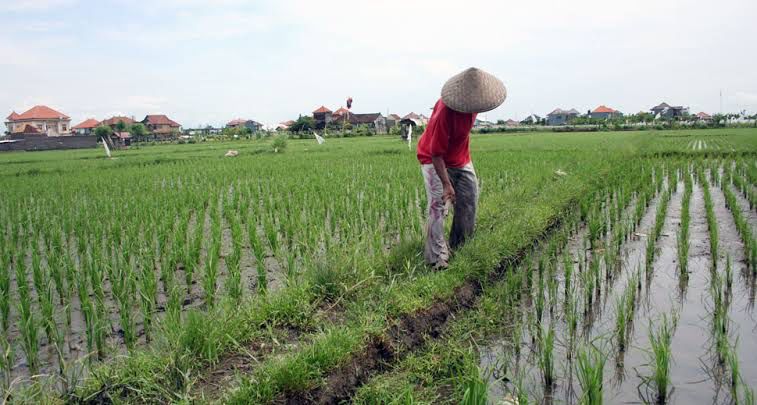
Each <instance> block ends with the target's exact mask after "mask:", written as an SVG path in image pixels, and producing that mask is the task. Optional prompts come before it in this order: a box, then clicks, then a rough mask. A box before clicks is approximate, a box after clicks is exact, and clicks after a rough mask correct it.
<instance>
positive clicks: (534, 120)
mask: <svg viewBox="0 0 757 405" xmlns="http://www.w3.org/2000/svg"><path fill="white" fill-rule="evenodd" d="M520 123H521V124H523V125H538V124H539V123H541V117H540V116H538V115H536V114H531V115H529V116H528V117H526V118H525V119H524V120H522V121H521V122H520Z"/></svg>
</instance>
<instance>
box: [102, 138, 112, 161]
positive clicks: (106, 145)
mask: <svg viewBox="0 0 757 405" xmlns="http://www.w3.org/2000/svg"><path fill="white" fill-rule="evenodd" d="M103 147H104V148H105V154H106V155H108V158H110V148H109V147H108V141H106V140H105V138H103Z"/></svg>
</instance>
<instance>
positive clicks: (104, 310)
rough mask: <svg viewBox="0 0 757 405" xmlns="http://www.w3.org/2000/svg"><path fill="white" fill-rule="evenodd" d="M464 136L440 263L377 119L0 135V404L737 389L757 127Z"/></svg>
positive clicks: (560, 397) (409, 165) (412, 164)
mask: <svg viewBox="0 0 757 405" xmlns="http://www.w3.org/2000/svg"><path fill="white" fill-rule="evenodd" d="M230 149H234V150H238V151H239V156H238V157H234V158H225V157H224V156H223V155H224V153H226V151H227V150H230ZM471 152H472V157H473V162H474V165H475V168H476V172H477V173H478V176H479V180H480V182H481V197H480V208H479V214H478V225H477V231H476V235H475V237H474V238H473V239H472V240H471V241H469V242H468V243H467V244H466V245H465V246H464V247H463V248H461V249H460V250H459V251H457V252H456V253H455V255H454V257H453V258H452V260H451V262H450V267H449V269H447V270H444V271H434V270H432V269H430V268H428V267H427V266H425V265H424V264H423V261H422V243H423V235H422V233H423V228H424V221H425V217H424V215H425V211H426V198H425V191H424V189H423V183H422V177H421V173H420V170H419V166H418V163H417V161H416V159H415V152H414V148H413V150H408V147H407V144H406V143H403V142H401V141H400V140H398V139H395V138H388V137H366V138H349V139H347V138H345V139H328V140H327V142H326V143H325V144H323V145H317V144H316V142H315V141H313V140H289V141H288V143H287V146H286V148H285V149H284V150H279V151H278V152H274V151H273V147H272V145H271V140H268V139H263V140H250V141H244V142H241V141H240V142H229V143H220V142H206V143H199V144H192V145H161V146H144V147H139V148H132V149H130V150H119V151H115V152H114V155H113V159H107V158H105V156H104V153H103V151H102V150H99V149H97V150H77V151H55V152H26V153H23V152H20V153H19V152H12V153H3V154H0V167H1V168H2V172H0V189H1V190H2V193H1V194H0V218H2V222H0V224H1V225H0V226H2V228H0V229H2V230H1V231H0V323H1V324H0V326H1V327H2V336H1V337H0V373H1V374H2V377H3V378H2V386H1V387H2V392H3V393H4V395H5V398H6V399H10V400H12V401H14V402H22V403H23V402H28V403H39V402H41V401H46V402H86V403H95V402H97V403H102V402H117V403H121V402H126V403H156V402H157V403H169V402H180V401H189V402H191V401H196V402H201V403H203V402H219V403H239V404H243V403H266V402H291V403H303V402H305V403H307V402H322V403H336V402H340V401H348V402H349V401H354V402H360V403H468V404H473V403H476V404H483V403H486V402H487V400H488V401H490V402H496V401H500V400H502V399H503V398H510V397H513V398H515V397H517V398H518V399H519V401H520V403H521V404H522V403H526V402H537V403H538V402H544V401H547V400H550V399H551V400H554V401H558V402H567V403H602V402H603V401H604V402H607V403H615V402H621V401H647V402H655V401H662V402H669V401H681V402H682V403H687V402H689V401H696V400H697V398H699V399H700V400H701V398H713V402H731V401H733V402H738V403H742V402H743V403H750V402H749V401H751V403H754V391H753V388H751V387H753V386H754V385H755V384H757V365H754V364H750V363H753V362H749V361H748V359H749V358H750V356H752V357H753V355H754V353H755V351H756V350H757V335H756V334H755V333H756V332H755V331H757V323H756V322H755V313H754V298H755V290H756V289H757V288H755V285H756V283H755V281H756V279H757V266H755V264H756V261H757V242H756V241H755V237H757V208H756V204H757V201H756V192H757V130H755V129H722V130H690V131H686V130H680V131H651V132H594V133H564V134H556V133H528V134H519V135H500V134H494V135H474V136H473V138H472V140H471ZM663 319H665V321H664V322H663ZM691 381H705V382H703V383H699V384H690V382H691ZM637 387H638V389H637Z"/></svg>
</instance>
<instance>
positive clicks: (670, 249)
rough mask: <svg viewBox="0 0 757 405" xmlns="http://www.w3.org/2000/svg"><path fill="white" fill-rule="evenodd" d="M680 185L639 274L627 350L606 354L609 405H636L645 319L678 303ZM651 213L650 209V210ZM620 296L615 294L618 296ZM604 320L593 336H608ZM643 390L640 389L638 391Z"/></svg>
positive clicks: (609, 324)
mask: <svg viewBox="0 0 757 405" xmlns="http://www.w3.org/2000/svg"><path fill="white" fill-rule="evenodd" d="M682 194H683V184H682V183H681V184H679V185H678V188H677V191H676V192H674V193H673V194H672V195H671V198H670V202H669V203H668V207H667V213H666V216H665V221H664V223H663V227H662V234H661V235H660V238H659V239H658V240H657V244H656V249H657V254H656V255H655V259H654V262H653V264H652V269H649V270H644V271H643V272H642V283H643V284H644V286H643V287H642V291H641V292H640V294H641V296H640V299H639V302H638V304H637V307H638V308H637V309H636V314H635V317H634V321H633V323H632V330H631V332H630V334H629V337H628V340H627V344H626V345H627V347H628V348H627V349H626V350H625V352H624V353H619V352H618V351H617V348H616V347H615V346H614V345H613V347H612V350H613V353H614V355H613V354H611V353H608V355H609V358H610V359H614V361H612V360H608V363H607V367H606V368H605V380H606V381H608V380H609V381H610V389H609V390H607V391H606V393H605V400H606V401H608V402H610V403H621V402H638V401H639V400H640V398H639V396H640V394H639V389H638V387H639V383H640V382H641V380H640V378H639V376H638V375H639V374H641V375H644V374H645V373H647V370H646V364H647V363H648V358H647V354H646V351H645V350H646V348H648V347H649V338H648V329H649V323H648V320H652V322H653V324H656V321H657V319H659V318H660V317H661V316H662V314H666V315H668V316H670V313H671V311H672V310H674V309H677V307H678V300H679V294H678V291H679V272H678V264H677V247H676V231H677V229H678V227H679V224H680V221H681V201H682ZM650 211H652V210H650ZM656 211H657V209H656V208H655V209H654V210H653V212H650V213H648V214H650V215H651V216H652V219H651V220H650V222H651V224H650V226H649V227H648V228H647V229H648V230H647V232H646V235H647V236H646V237H645V238H644V246H643V247H642V248H641V249H639V250H640V253H639V255H640V256H641V257H639V260H640V261H641V263H642V264H641V265H640V266H642V267H643V263H644V261H645V259H646V242H647V241H646V239H647V238H650V237H653V232H654V230H653V228H654V222H655V220H654V217H655V214H656ZM619 296H620V295H618V297H619ZM615 315H616V314H614V313H613V314H612V315H611V316H607V317H604V318H603V319H602V322H601V324H600V325H599V330H598V331H597V332H596V333H597V336H601V335H606V336H612V335H613V331H614V327H615V317H616V316H615ZM642 391H643V388H642Z"/></svg>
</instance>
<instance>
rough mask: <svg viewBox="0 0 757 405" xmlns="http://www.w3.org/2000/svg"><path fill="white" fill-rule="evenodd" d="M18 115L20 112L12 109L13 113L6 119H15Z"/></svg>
mask: <svg viewBox="0 0 757 405" xmlns="http://www.w3.org/2000/svg"><path fill="white" fill-rule="evenodd" d="M18 117H19V115H18V113H16V112H15V111H11V115H9V116H8V117H7V118H6V119H7V120H8V121H13V120H17V119H18Z"/></svg>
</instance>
